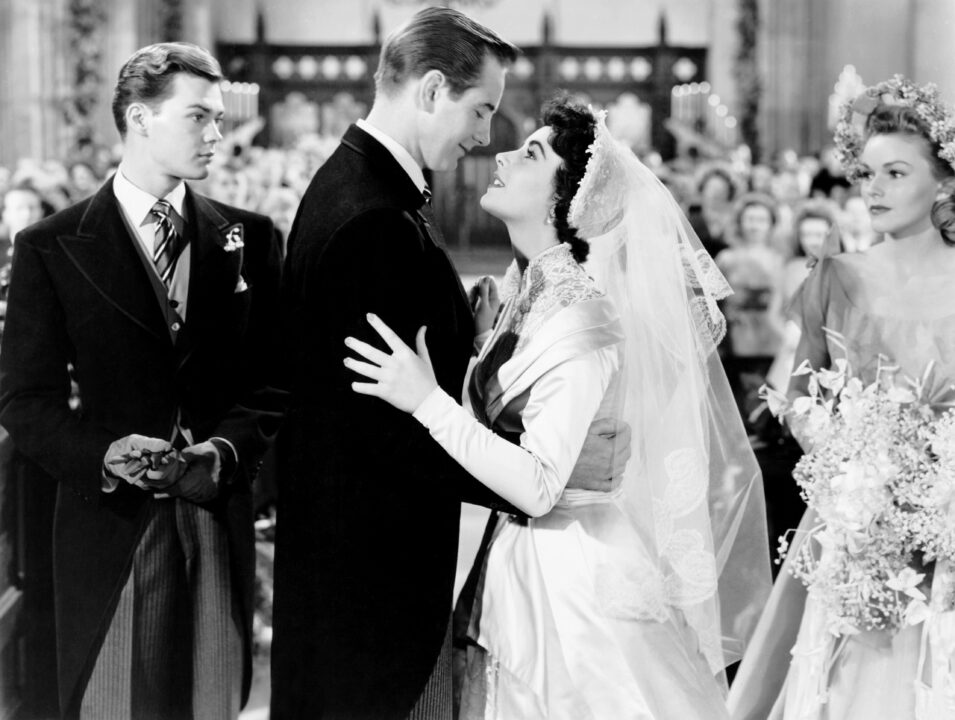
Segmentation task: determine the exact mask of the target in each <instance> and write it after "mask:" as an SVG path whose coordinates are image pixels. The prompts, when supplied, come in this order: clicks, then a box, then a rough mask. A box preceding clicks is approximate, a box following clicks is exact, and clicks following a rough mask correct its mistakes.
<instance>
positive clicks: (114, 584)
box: [0, 43, 281, 720]
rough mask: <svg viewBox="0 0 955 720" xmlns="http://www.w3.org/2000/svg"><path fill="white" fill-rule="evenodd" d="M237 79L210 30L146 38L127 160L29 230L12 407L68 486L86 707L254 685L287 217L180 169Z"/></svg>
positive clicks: (62, 534) (117, 100) (77, 666)
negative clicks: (208, 186) (212, 191)
mask: <svg viewBox="0 0 955 720" xmlns="http://www.w3.org/2000/svg"><path fill="white" fill-rule="evenodd" d="M221 79H222V75H221V71H220V68H219V64H218V63H217V62H216V61H215V59H214V58H212V57H211V56H210V55H209V54H208V53H207V52H206V51H205V50H203V49H201V48H198V47H196V46H193V45H187V44H182V43H165V44H160V45H152V46H149V47H146V48H143V49H141V50H139V51H137V52H136V53H135V54H134V55H133V56H132V57H131V58H130V59H129V60H128V61H127V62H126V64H125V65H124V66H123V68H122V70H121V71H120V74H119V80H118V82H117V85H116V88H115V93H114V98H113V114H114V118H115V121H116V125H117V127H118V129H119V132H120V134H121V135H122V137H123V143H124V153H123V160H122V162H121V164H120V166H119V169H118V171H117V172H116V174H115V175H114V176H113V177H112V178H111V179H110V180H109V181H107V183H106V184H105V185H104V186H103V187H102V188H101V189H100V190H99V192H97V193H96V194H95V195H94V196H93V197H91V198H89V199H88V200H84V201H83V202H81V203H79V204H77V205H74V206H73V207H71V208H69V209H67V210H64V211H62V212H60V213H58V214H56V215H53V216H52V217H50V218H47V219H45V220H43V221H41V222H40V223H38V224H36V225H33V226H32V227H30V228H28V229H26V230H24V231H23V232H21V233H20V234H19V235H18V237H17V252H16V257H15V260H14V266H13V271H12V279H11V284H10V293H9V299H8V312H7V321H6V329H5V332H4V336H3V349H2V353H0V373H2V374H0V423H2V425H3V427H4V428H6V429H7V430H8V431H9V433H10V435H11V437H12V438H13V442H14V444H15V445H16V448H17V450H18V452H19V453H20V454H22V456H24V457H25V458H26V459H27V462H28V465H29V469H30V472H32V473H34V474H35V475H36V476H38V477H39V476H41V475H45V476H48V477H52V478H53V480H55V481H56V482H57V484H58V490H57V500H56V503H57V506H56V517H55V521H54V537H53V543H54V558H55V560H54V591H55V605H56V630H57V669H58V675H59V689H60V706H61V711H62V714H63V715H64V716H65V717H69V718H75V717H80V718H95V719H96V720H107V719H111V718H117V719H119V718H160V717H161V718H176V719H179V718H195V719H196V720H198V719H199V718H202V720H206V719H207V718H208V719H213V718H215V719H221V720H230V719H233V718H235V717H237V715H238V711H239V708H240V705H241V703H242V702H243V701H244V698H245V697H246V696H247V694H248V688H249V681H250V669H251V653H250V647H251V639H250V635H251V618H252V582H253V567H254V553H253V527H252V504H251V492H250V477H251V476H252V474H253V473H254V470H255V467H256V465H257V463H258V462H259V458H260V456H261V454H262V453H263V452H264V450H265V448H266V446H267V441H268V435H269V433H270V432H274V428H271V427H270V422H273V421H274V418H275V413H274V412H273V411H274V410H275V409H276V408H279V409H280V405H281V401H280V398H279V394H278V393H276V392H274V391H272V390H270V389H269V388H268V386H267V384H266V383H267V379H268V378H269V375H270V367H269V366H270V364H271V355H270V354H271V353H272V352H274V345H273V342H272V333H273V332H274V331H273V326H274V319H275V315H276V309H277V300H278V291H279V283H280V276H281V257H280V246H279V242H278V238H277V236H276V234H275V232H274V229H273V226H272V223H271V221H270V220H268V219H267V218H265V217H263V216H260V215H255V214H253V213H249V212H246V211H244V210H239V209H237V208H233V207H229V206H226V205H222V204H220V203H216V202H213V201H211V200H208V199H206V198H203V197H201V196H200V195H197V194H196V193H194V192H193V191H192V190H191V189H190V188H189V187H188V186H187V185H186V184H185V183H184V182H183V181H184V180H198V179H201V178H204V177H205V176H206V175H207V173H208V166H209V163H210V162H211V161H212V158H213V156H214V154H215V151H216V145H217V143H218V141H219V140H220V139H221V137H222V136H221V135H220V132H219V124H220V122H221V119H222V115H223V111H224V108H223V102H222V94H221V91H220V89H219V83H220V81H221ZM71 371H72V375H73V377H74V379H75V382H76V384H77V386H78V389H79V402H80V407H79V409H78V410H75V411H74V410H71V408H70V404H69V399H70V387H71V384H70V380H71ZM51 671H52V669H51Z"/></svg>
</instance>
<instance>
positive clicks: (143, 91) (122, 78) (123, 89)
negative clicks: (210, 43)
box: [113, 42, 223, 137]
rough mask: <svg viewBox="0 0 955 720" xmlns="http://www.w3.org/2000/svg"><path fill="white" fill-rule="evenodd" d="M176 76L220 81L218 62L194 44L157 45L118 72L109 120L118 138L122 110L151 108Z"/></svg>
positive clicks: (123, 127)
mask: <svg viewBox="0 0 955 720" xmlns="http://www.w3.org/2000/svg"><path fill="white" fill-rule="evenodd" d="M178 73H188V74H190V75H195V76H197V77H201V78H205V79H206V80H209V81H211V82H218V81H220V80H222V79H223V77H222V68H221V67H219V61H218V60H216V59H215V58H214V57H212V55H210V54H209V51H207V50H205V49H203V48H201V47H199V46H198V45H193V44H191V43H183V42H170V43H157V44H155V45H149V46H147V47H144V48H141V49H139V50H137V51H136V52H135V53H133V55H132V57H130V58H129V60H127V61H126V63H125V64H124V65H123V67H122V69H121V70H120V71H119V79H118V80H117V81H116V89H115V90H114V91H113V121H114V122H115V123H116V129H117V130H119V134H120V135H121V136H122V137H126V108H128V107H129V106H130V105H132V104H133V103H138V102H141V103H145V104H147V105H152V104H155V103H159V102H162V101H163V100H165V99H166V97H168V95H169V92H170V90H169V86H170V84H171V83H172V80H173V78H174V77H175V76H176V75H177V74H178Z"/></svg>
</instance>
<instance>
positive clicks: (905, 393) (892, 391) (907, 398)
mask: <svg viewBox="0 0 955 720" xmlns="http://www.w3.org/2000/svg"><path fill="white" fill-rule="evenodd" d="M886 396H887V397H888V398H889V400H890V401H892V402H894V403H898V404H899V405H906V404H908V403H913V402H915V399H916V398H915V393H914V392H912V391H911V390H909V389H908V388H904V387H899V386H897V385H893V386H892V387H890V388H889V392H888V393H886Z"/></svg>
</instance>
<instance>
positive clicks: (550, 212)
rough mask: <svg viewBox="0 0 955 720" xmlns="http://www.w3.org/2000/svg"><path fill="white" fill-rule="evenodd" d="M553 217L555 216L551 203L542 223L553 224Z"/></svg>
mask: <svg viewBox="0 0 955 720" xmlns="http://www.w3.org/2000/svg"><path fill="white" fill-rule="evenodd" d="M554 218H555V215H554V206H553V205H551V206H550V210H548V211H547V217H546V218H545V219H544V223H545V224H547V225H553V224H554Z"/></svg>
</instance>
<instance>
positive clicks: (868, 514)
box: [828, 457, 894, 531]
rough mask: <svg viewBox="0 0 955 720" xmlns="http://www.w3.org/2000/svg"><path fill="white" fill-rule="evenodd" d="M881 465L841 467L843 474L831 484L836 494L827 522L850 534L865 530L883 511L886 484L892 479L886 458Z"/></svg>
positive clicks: (851, 463)
mask: <svg viewBox="0 0 955 720" xmlns="http://www.w3.org/2000/svg"><path fill="white" fill-rule="evenodd" d="M878 460H881V461H883V462H878V461H877V462H875V463H870V462H865V461H862V460H850V461H848V462H845V463H843V464H842V467H841V468H840V469H841V470H842V473H841V474H840V475H836V476H835V477H833V478H832V480H831V481H830V487H831V488H832V491H833V493H834V495H835V497H834V498H833V503H832V506H831V507H830V510H831V511H832V512H831V513H830V514H829V517H828V519H829V520H830V522H837V523H839V524H840V525H843V526H844V527H845V529H847V530H850V531H859V530H862V529H863V528H865V527H867V526H868V525H869V524H870V523H871V522H872V520H873V519H874V518H875V517H876V516H877V515H879V514H880V513H881V512H882V511H883V510H884V508H885V502H886V499H887V492H886V487H885V486H886V481H887V479H888V478H890V477H892V476H893V474H894V473H893V466H892V464H891V463H890V462H888V458H884V457H881V458H878Z"/></svg>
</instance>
